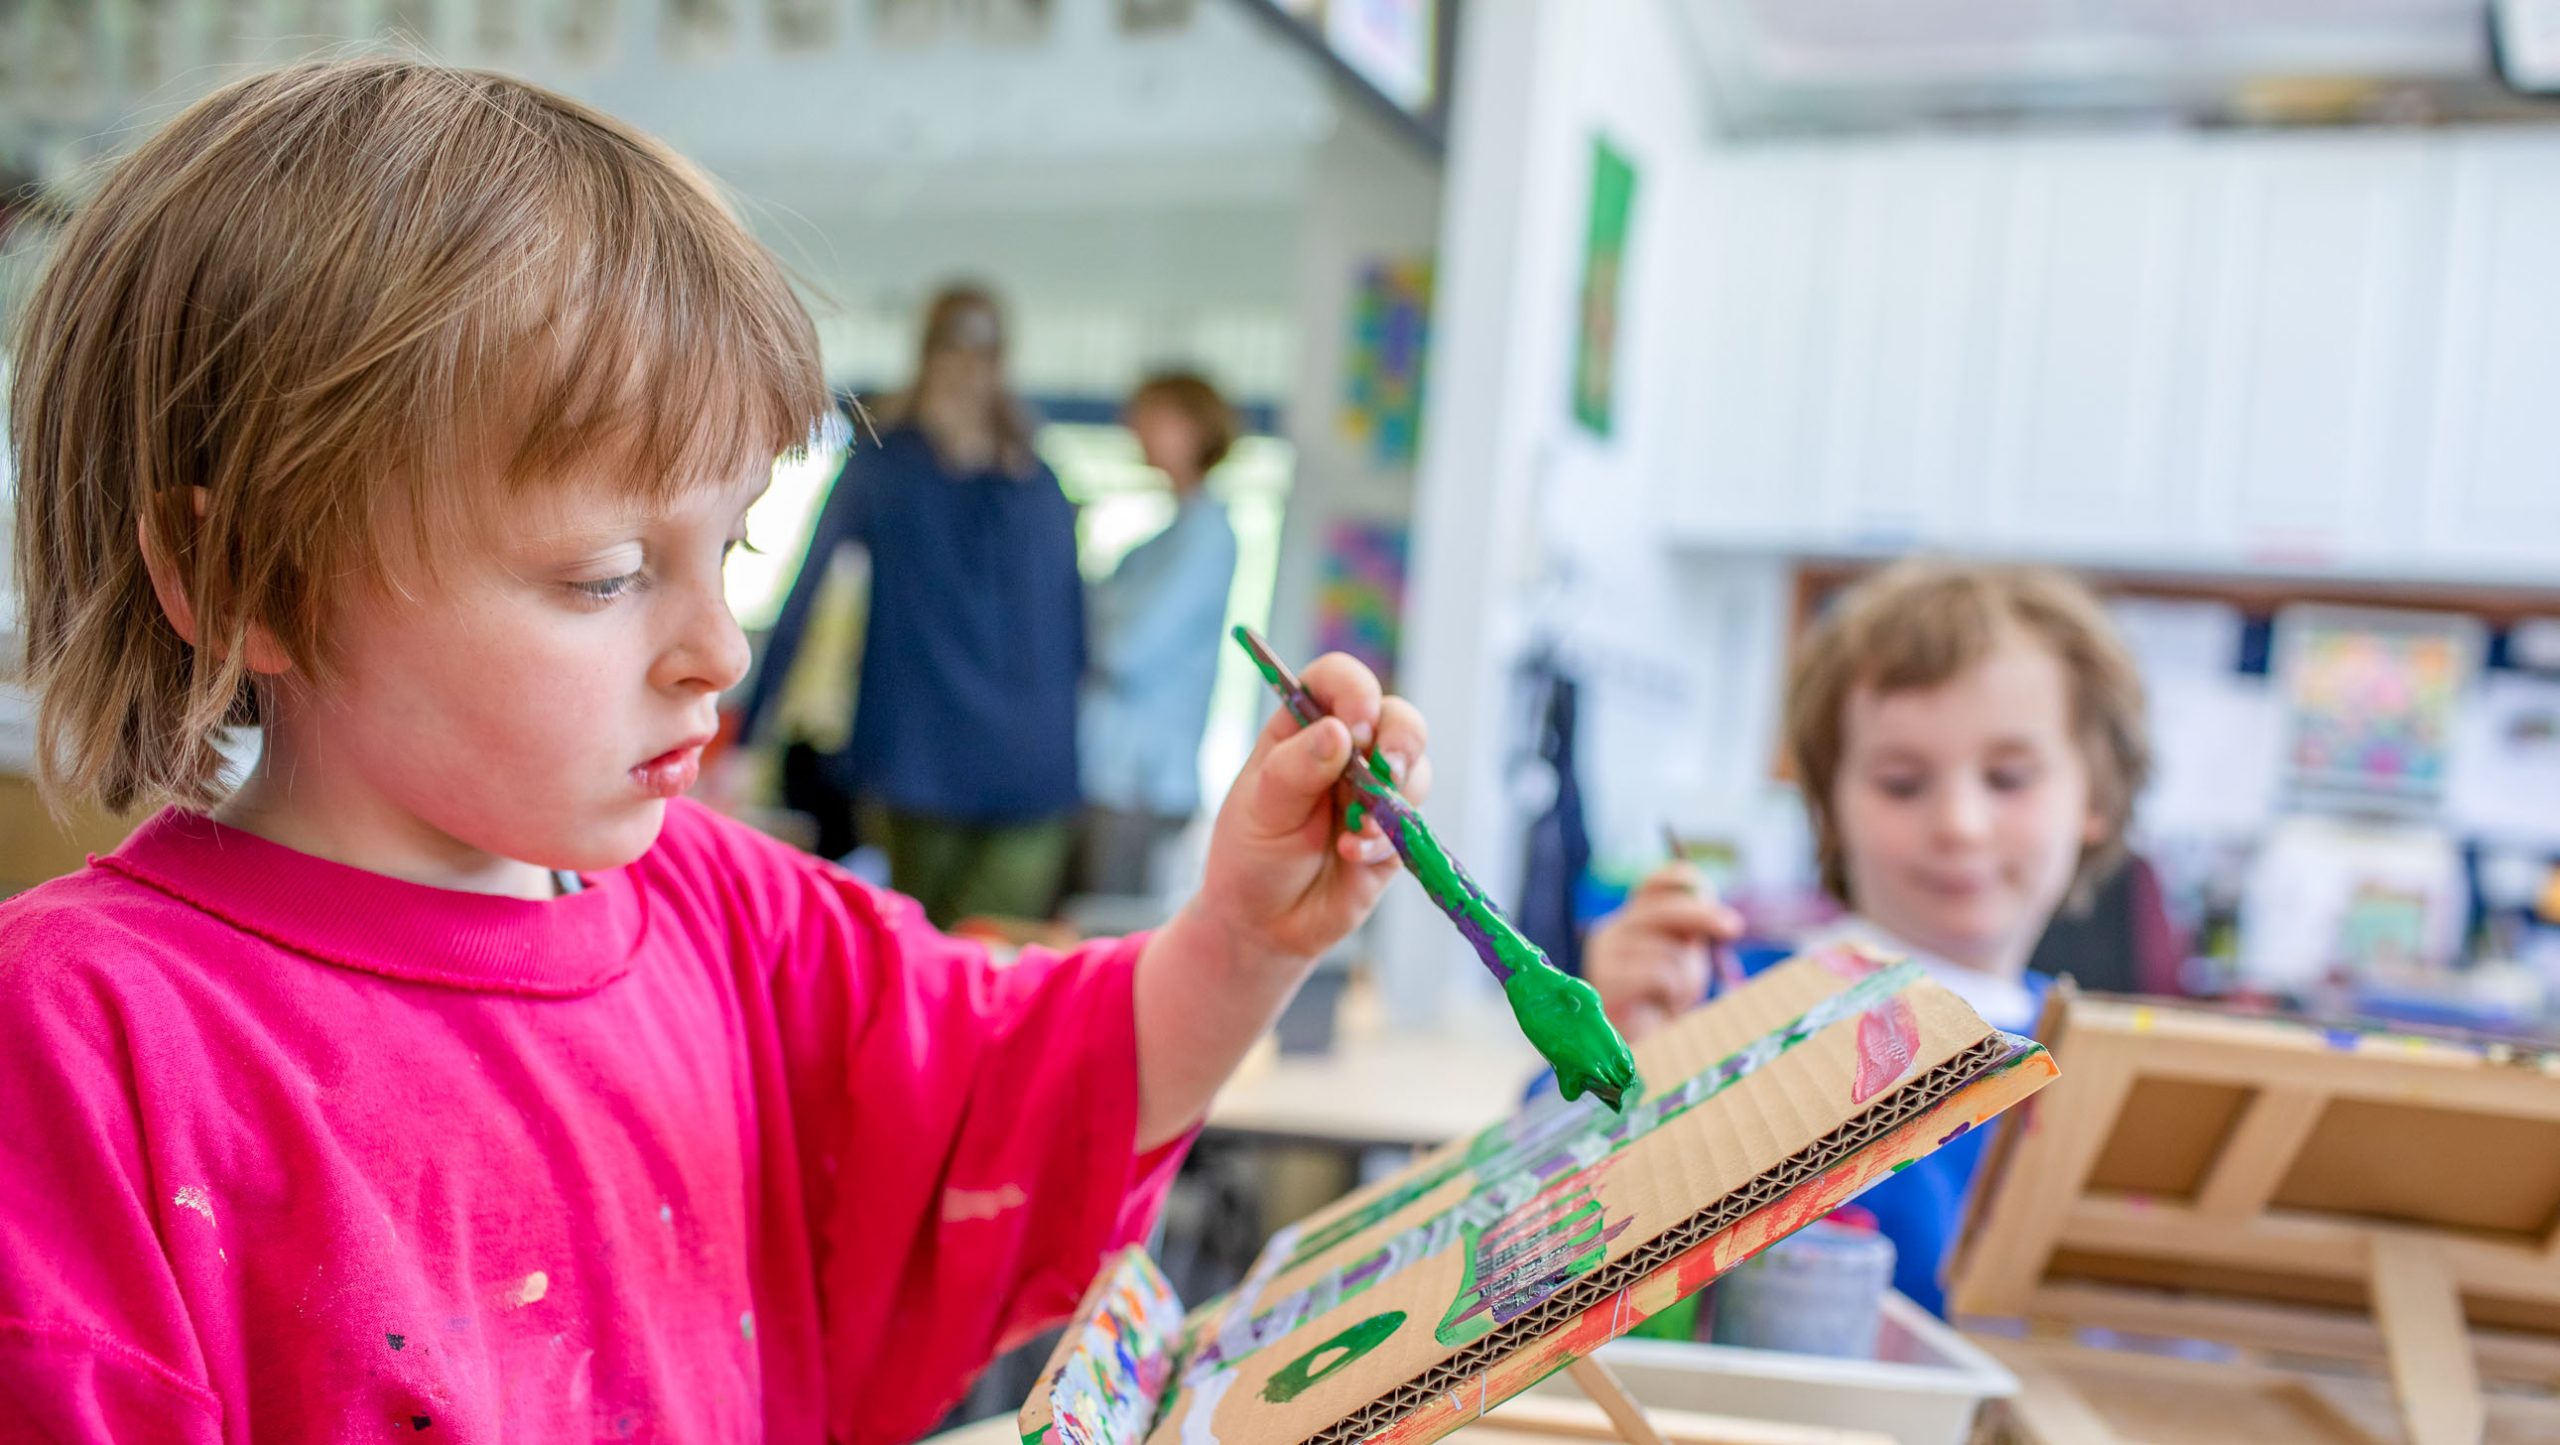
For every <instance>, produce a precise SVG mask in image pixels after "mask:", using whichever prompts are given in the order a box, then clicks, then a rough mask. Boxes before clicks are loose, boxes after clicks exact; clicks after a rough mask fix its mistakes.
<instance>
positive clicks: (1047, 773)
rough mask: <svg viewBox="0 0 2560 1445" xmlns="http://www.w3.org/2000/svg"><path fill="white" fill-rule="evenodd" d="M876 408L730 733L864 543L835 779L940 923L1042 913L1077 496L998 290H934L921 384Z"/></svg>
mask: <svg viewBox="0 0 2560 1445" xmlns="http://www.w3.org/2000/svg"><path fill="white" fill-rule="evenodd" d="M875 421H876V423H877V427H878V440H877V442H876V443H874V442H873V441H872V440H871V429H869V428H865V427H861V426H857V427H856V441H855V446H854V449H853V451H852V453H851V454H850V455H849V456H848V457H847V459H846V462H845V467H844V470H843V472H842V473H841V474H840V475H838V477H837V478H836V482H835V486H834V489H833V490H832V491H831V492H830V494H829V495H828V497H827V501H826V505H825V507H824V508H823V509H822V510H821V512H820V513H819V516H818V522H817V527H816V530H815V532H814V533H813V534H812V536H811V538H810V542H809V552H808V556H807V558H806V559H805V560H804V561H803V562H802V563H801V566H800V573H799V577H798V580H796V581H795V582H794V583H793V584H792V588H791V594H790V597H789V598H788V600H786V601H785V602H784V604H783V608H782V613H781V616H780V617H779V618H778V619H777V620H776V621H775V623H774V627H773V632H772V636H771V638H770V639H769V640H768V642H767V643H766V646H765V653H764V660H763V664H762V666H761V667H760V668H759V669H758V671H757V674H756V677H755V679H754V680H753V682H752V683H750V685H749V686H748V688H747V691H746V694H745V697H744V700H743V702H742V704H741V713H742V717H741V718H740V732H741V734H742V735H748V736H751V735H752V734H753V731H754V728H755V724H756V722H757V720H758V718H759V717H760V716H761V715H762V714H763V712H764V711H765V710H766V708H767V707H768V706H769V705H770V704H771V703H772V702H773V700H774V698H775V696H776V695H777V694H778V693H779V692H780V690H781V685H782V681H783V679H784V678H785V677H786V676H788V674H789V672H790V668H791V660H792V656H793V654H794V652H795V651H796V650H797V648H798V646H799V643H800V638H801V634H802V631H803V629H804V628H805V626H806V624H807V621H808V615H809V607H810V604H811V603H812V602H813V601H814V600H815V598H816V595H817V592H818V589H819V587H820V585H821V584H822V583H823V582H824V580H825V577H826V574H827V568H828V563H829V561H830V560H831V559H832V558H833V557H834V555H835V554H836V551H837V550H838V549H839V548H841V547H844V546H847V545H857V546H861V547H863V548H865V549H867V550H868V552H869V553H870V559H871V603H870V618H869V624H868V627H867V629H866V633H865V637H864V642H863V649H862V669H861V680H860V690H859V692H858V694H857V696H856V700H855V706H854V722H853V739H852V742H851V745H850V746H849V747H848V748H847V749H846V751H845V752H844V753H843V754H841V755H839V756H838V757H837V758H836V759H834V760H833V764H832V767H833V771H834V774H835V778H836V781H837V783H838V786H839V787H841V788H842V789H843V790H844V791H846V792H848V793H851V794H853V795H854V796H856V797H858V798H859V799H860V800H861V802H862V805H863V823H864V832H865V834H866V835H867V836H870V837H872V838H873V839H875V840H876V841H878V842H880V843H881V844H882V845H883V846H884V847H885V848H886V850H887V852H888V855H889V876H890V882H891V884H892V885H893V886H895V887H896V888H897V889H898V890H899V891H900V892H902V893H906V894H908V895H910V896H912V897H914V898H915V899H916V900H917V901H919V902H921V903H922V904H924V906H925V911H926V913H927V915H928V916H929V917H931V918H932V919H933V920H934V921H935V922H936V923H938V924H943V925H946V926H947V925H948V924H950V923H951V922H952V921H953V920H955V919H958V918H962V917H966V916H969V915H972V914H995V915H1002V916H1007V917H1016V918H1037V917H1044V916H1046V915H1047V914H1048V912H1049V911H1050V909H1051V907H1052V905H1053V904H1054V903H1055V902H1056V897H1057V891H1058V885H1059V879H1060V876H1061V874H1062V871H1063V869H1064V867H1065V863H1066V857H1067V849H1068V844H1069V841H1070V820H1071V818H1072V816H1073V814H1074V812H1075V810H1076V807H1077V804H1078V794H1077V787H1076V689H1077V682H1078V679H1079V678H1080V677H1081V676H1082V674H1083V672H1084V663H1085V640H1084V590H1083V584H1082V581H1081V579H1080V578H1079V576H1078V574H1077V571H1076V532H1075V525H1076V518H1075V507H1074V505H1073V504H1072V503H1070V502H1069V501H1068V500H1067V499H1066V496H1065V494H1064V493H1062V492H1061V491H1060V490H1059V489H1058V479H1057V478H1056V476H1054V475H1053V474H1052V473H1051V472H1050V471H1049V469H1048V468H1047V467H1046V466H1044V465H1042V464H1041V462H1040V459H1039V457H1038V456H1037V455H1036V454H1034V453H1033V451H1032V449H1031V433H1030V427H1029V425H1028V423H1027V422H1026V420H1025V419H1024V416H1023V412H1022V410H1021V408H1020V406H1019V405H1018V404H1017V403H1016V402H1015V400H1014V398H1013V396H1012V395H1011V393H1010V392H1009V391H1008V390H1007V388H1006V386H1005V382H1004V323H1003V318H1002V314H1001V312H1000V311H999V310H998V308H997V305H996V302H995V300H994V298H993V297H991V296H990V295H988V294H987V293H986V292H984V291H981V290H977V289H975V288H971V287H954V288H952V289H950V290H947V291H945V292H943V293H942V294H941V295H940V296H938V297H936V298H935V300H934V302H933V304H932V307H931V309H930V310H929V311H928V313H927V316H926V320H925V328H924V339H923V348H922V356H921V358H920V360H919V362H918V365H917V370H916V381H915V384H914V386H913V387H911V388H910V389H909V390H908V391H907V392H906V393H904V394H903V395H901V396H898V397H896V398H893V399H891V400H890V401H889V402H887V403H886V404H884V405H883V406H882V407H880V408H879V410H878V414H877V416H876V418H875Z"/></svg>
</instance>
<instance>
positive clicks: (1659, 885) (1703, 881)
mask: <svg viewBox="0 0 2560 1445" xmlns="http://www.w3.org/2000/svg"><path fill="white" fill-rule="evenodd" d="M1714 892H1715V888H1714V885H1712V884H1710V883H1708V882H1707V875H1706V874H1705V873H1703V872H1701V871H1699V869H1698V867H1697V865H1695V864H1692V863H1682V862H1678V861H1676V860H1675V861H1673V862H1669V863H1665V864H1663V865H1662V866H1661V867H1659V868H1656V869H1654V870H1653V871H1652V872H1651V873H1648V874H1646V875H1645V879H1644V881H1643V882H1642V883H1639V884H1637V885H1636V886H1635V888H1634V890H1633V891H1632V892H1631V893H1630V894H1629V895H1628V896H1629V897H1632V898H1641V897H1643V896H1644V895H1646V894H1648V893H1694V894H1698V895H1700V896H1702V897H1707V896H1712V895H1713V894H1714Z"/></svg>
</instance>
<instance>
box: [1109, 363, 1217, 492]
mask: <svg viewBox="0 0 2560 1445" xmlns="http://www.w3.org/2000/svg"><path fill="white" fill-rule="evenodd" d="M1149 406H1161V407H1164V408H1165V409H1167V410H1169V411H1171V412H1173V413H1174V414H1175V415H1177V416H1179V417H1181V418H1182V419H1183V420H1184V421H1187V422H1189V423H1190V424H1191V429H1192V430H1193V431H1194V432H1197V433H1198V434H1199V436H1200V455H1199V458H1198V460H1197V461H1195V462H1194V463H1193V465H1195V466H1197V467H1199V468H1200V472H1201V474H1202V475H1203V476H1206V475H1207V474H1208V473H1209V472H1210V471H1212V470H1214V469H1215V468H1216V467H1217V465H1218V463H1220V462H1223V461H1225V460H1226V459H1227V453H1228V452H1229V451H1230V450H1232V449H1233V448H1234V447H1235V444H1236V437H1237V435H1238V434H1239V433H1240V432H1241V431H1242V430H1243V427H1242V426H1241V425H1240V424H1239V423H1238V422H1237V420H1236V410H1235V408H1234V407H1231V406H1229V405H1227V399H1226V398H1225V397H1223V396H1220V395H1219V394H1218V389H1217V388H1216V387H1215V386H1212V385H1210V384H1209V379H1208V378H1207V377H1204V376H1202V375H1200V374H1199V373H1197V372H1191V371H1161V372H1158V373H1156V374H1155V375H1153V376H1150V377H1148V378H1147V379H1146V380H1144V381H1142V382H1140V383H1138V389H1137V390H1136V391H1133V392H1131V393H1130V394H1129V405H1128V407H1127V410H1128V411H1130V412H1131V413H1135V412H1137V411H1138V410H1139V409H1140V408H1142V407H1149Z"/></svg>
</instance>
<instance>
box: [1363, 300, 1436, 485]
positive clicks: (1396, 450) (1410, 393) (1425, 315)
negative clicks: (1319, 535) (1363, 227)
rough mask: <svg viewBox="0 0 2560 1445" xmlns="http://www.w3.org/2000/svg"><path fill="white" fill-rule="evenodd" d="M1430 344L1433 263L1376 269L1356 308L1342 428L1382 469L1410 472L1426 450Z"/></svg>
mask: <svg viewBox="0 0 2560 1445" xmlns="http://www.w3.org/2000/svg"><path fill="white" fill-rule="evenodd" d="M1430 342H1431V262H1430V261H1429V260H1427V259H1423V260H1407V261H1373V262H1370V263H1369V264H1368V265H1366V266H1363V267H1362V268H1361V269H1360V281H1359V286H1358V289H1357V293H1356V294H1355V295H1354V296H1353V298H1352V303H1351V365H1350V368H1349V370H1350V376H1349V379H1348V381H1347V383H1346V385H1345V388H1344V391H1345V395H1344V397H1343V409H1342V428H1343V431H1344V432H1345V433H1347V434H1348V435H1349V436H1350V437H1351V439H1352V440H1354V441H1361V442H1366V443H1368V445H1369V452H1370V455H1371V456H1373V457H1375V458H1376V459H1377V461H1378V464H1379V465H1381V466H1390V467H1409V466H1412V465H1413V460H1414V457H1415V456H1416V455H1417V454H1418V453H1419V451H1420V449H1421V445H1422V382H1423V366H1424V362H1425V360H1426V359H1427V357H1428V354H1429V350H1430Z"/></svg>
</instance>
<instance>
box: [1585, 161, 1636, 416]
mask: <svg viewBox="0 0 2560 1445" xmlns="http://www.w3.org/2000/svg"><path fill="white" fill-rule="evenodd" d="M1635 197H1636V168H1635V163H1634V162H1632V161H1630V160H1628V159H1627V158H1626V157H1625V156H1623V155H1620V154H1619V153H1618V151H1617V149H1616V148H1615V147H1613V146H1611V145H1610V144H1609V140H1608V138H1607V137H1606V136H1601V137H1596V138H1594V139H1593V141H1592V142H1591V229H1590V232H1589V234H1588V237H1587V239H1586V240H1585V242H1584V245H1583V251H1582V306H1581V321H1580V324H1579V326H1578V327H1577V328H1576V332H1575V338H1574V348H1573V415H1574V419H1575V420H1577V421H1579V422H1581V423H1582V424H1583V426H1585V427H1586V428H1588V429H1590V431H1591V433H1592V434H1593V435H1594V436H1604V437H1605V436H1607V435H1609V430H1610V425H1611V421H1612V418H1613V417H1614V415H1615V411H1616V400H1617V366H1618V291H1619V287H1620V284H1621V273H1622V272H1623V271H1624V270H1625V268H1626V255H1627V222H1628V219H1629V217H1630V216H1631V215H1632V214H1633V212H1634V209H1635Z"/></svg>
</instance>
